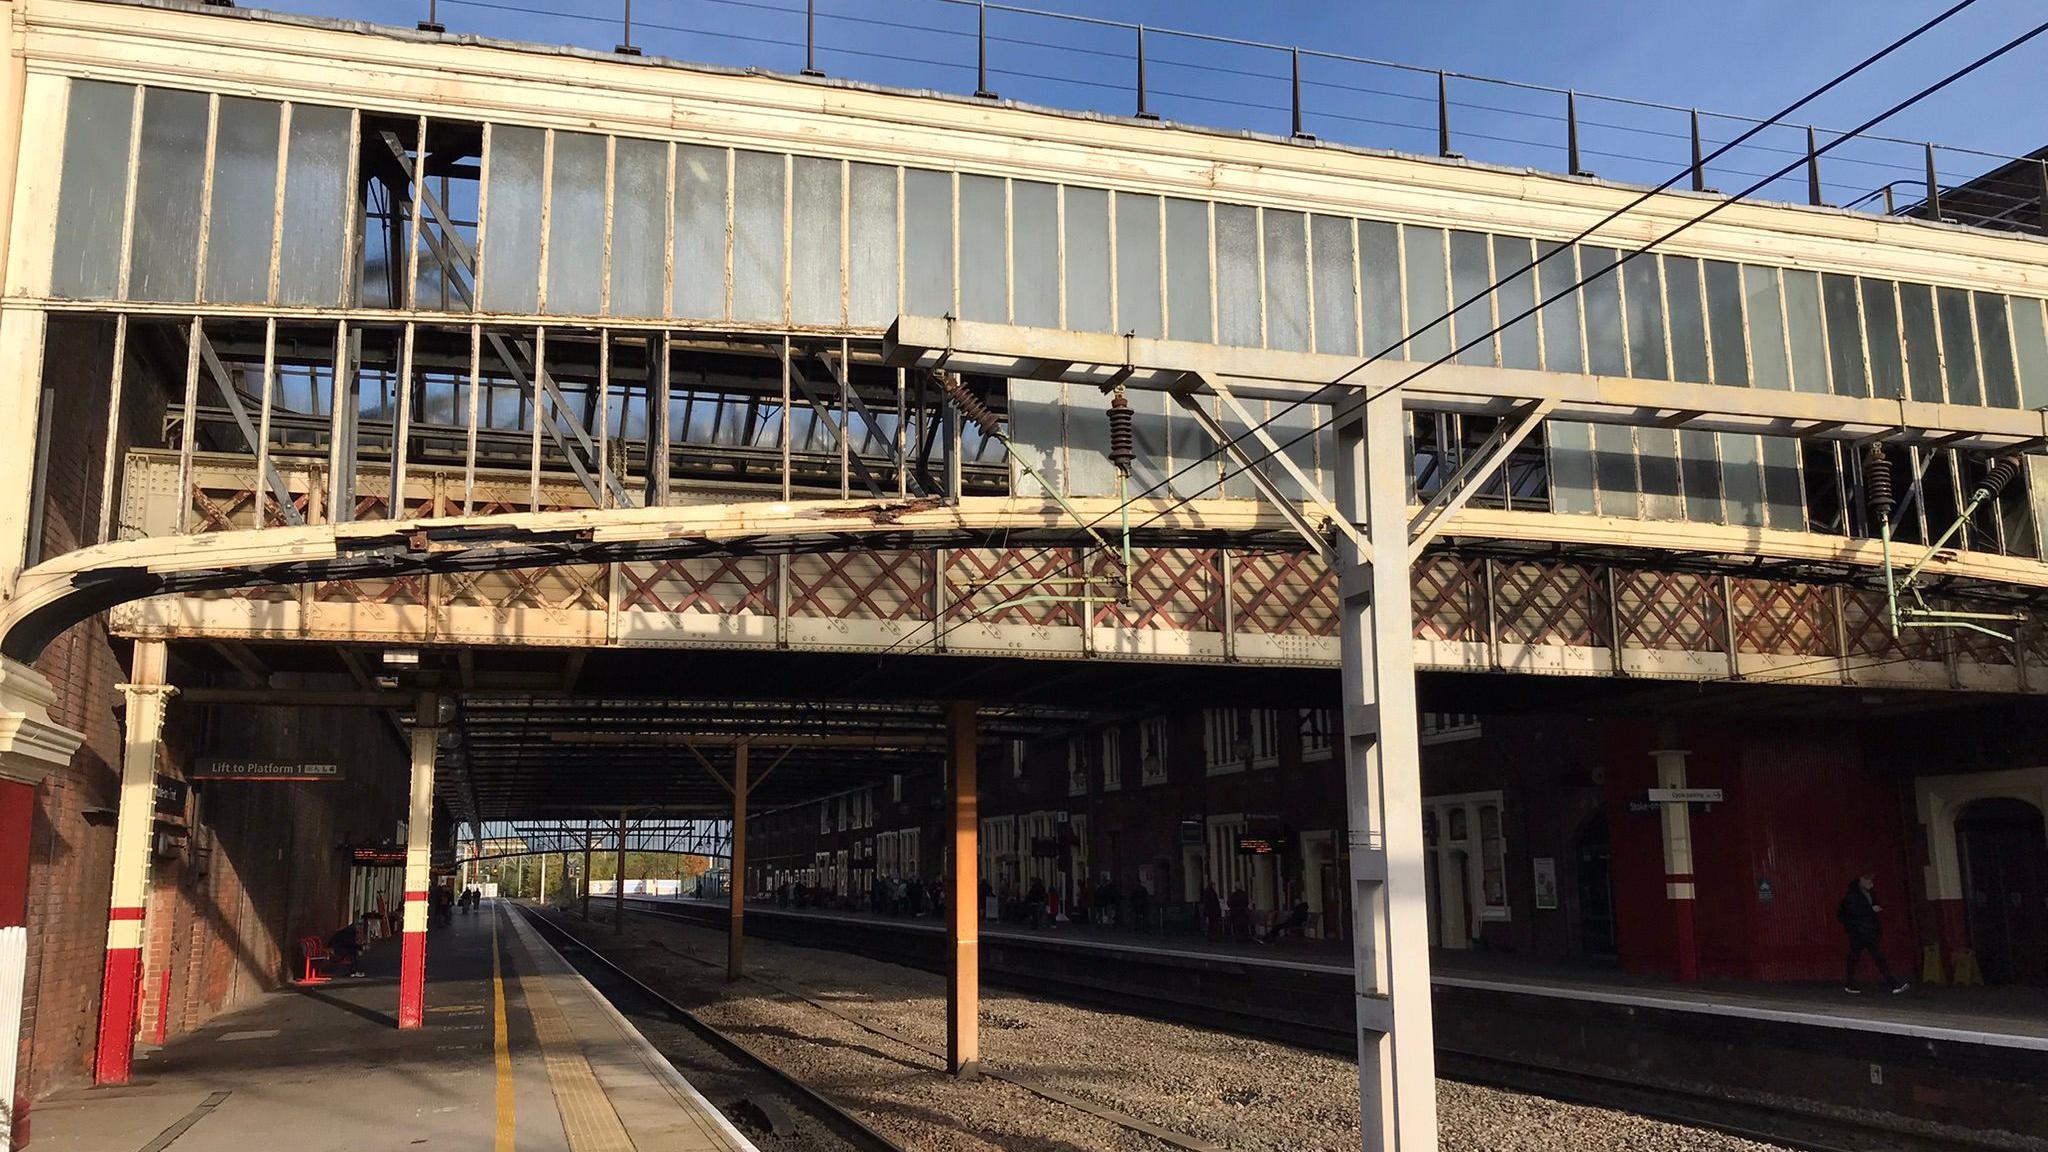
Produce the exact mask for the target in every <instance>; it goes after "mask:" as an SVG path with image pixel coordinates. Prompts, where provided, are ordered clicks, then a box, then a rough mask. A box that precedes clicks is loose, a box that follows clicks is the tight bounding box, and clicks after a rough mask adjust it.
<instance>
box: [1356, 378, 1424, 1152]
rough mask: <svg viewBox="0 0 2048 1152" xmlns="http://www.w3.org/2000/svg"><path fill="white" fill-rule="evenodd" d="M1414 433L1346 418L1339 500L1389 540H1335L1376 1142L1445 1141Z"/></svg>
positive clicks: (1380, 413)
mask: <svg viewBox="0 0 2048 1152" xmlns="http://www.w3.org/2000/svg"><path fill="white" fill-rule="evenodd" d="M1409 465H1410V461H1409V457H1408V448H1407V436H1406V428H1405V422H1404V420H1403V419H1402V413H1401V406H1400V403H1399V400H1398V399H1397V398H1396V397H1394V396H1385V397H1382V398H1380V399H1378V400H1376V401H1373V402H1372V403H1370V404H1366V405H1364V406H1362V410H1360V409H1352V410H1348V411H1346V412H1344V413H1343V414H1342V418H1340V420H1339V421H1338V424H1337V504H1338V508H1339V509H1340V510H1341V511H1342V513H1343V515H1344V518H1345V519H1347V520H1350V521H1354V522H1358V523H1362V524H1364V526H1365V531H1366V534H1367V535H1368V536H1370V537H1371V538H1372V539H1373V540H1374V542H1375V543H1376V544H1377V549H1376V552H1375V554H1374V556H1373V557H1372V559H1371V560H1370V561H1368V560H1367V559H1366V557H1365V556H1364V555H1363V553H1361V552H1360V550H1359V549H1358V548H1357V546H1356V545H1355V544H1353V543H1352V542H1351V541H1350V540H1349V539H1339V540H1337V541H1335V546H1336V549H1337V557H1338V576H1337V594H1338V598H1339V603H1340V611H1341V612H1342V616H1341V618H1340V620H1339V621H1338V631H1337V635H1338V643H1339V650H1340V661H1339V677H1340V680H1341V683H1342V686H1343V695H1342V704H1343V707H1342V720H1343V730H1344V741H1343V755H1344V791H1345V800H1346V806H1347V811H1348V813H1349V817H1348V819H1347V820H1346V828H1347V829H1348V830H1349V831H1348V835H1349V837H1350V844H1349V851H1350V858H1351V884H1352V899H1351V908H1352V936H1351V938H1352V961H1353V981H1354V984H1355V987H1356V1004H1357V1013H1358V1069H1359V1134H1360V1137H1361V1142H1362V1146H1363V1147H1364V1149H1365V1150H1366V1152H1423V1150H1432V1152H1433V1150H1434V1149H1435V1148H1436V1146H1437V1124H1436V1049H1435V1039H1434V1032H1433V1022H1432V1019H1431V1006H1430V991H1429V919H1428V912H1427V910H1426V909H1427V902H1428V894H1427V890H1426V884H1425V880H1424V871H1423V868H1424V865H1423V852H1424V848H1423V843H1422V736H1421V732H1420V728H1419V722H1418V718H1417V715H1416V701H1415V649H1414V632H1413V621H1412V619H1411V615H1410V612H1411V609H1410V607H1409V605H1410V603H1411V587H1410V581H1411V576H1410V573H1409V563H1410V560H1411V558H1412V556H1413V553H1412V552H1411V551H1410V550H1409V548H1408V547H1407V544H1406V536H1407V528H1408V522H1407V499H1406V496H1407V489H1408V469H1409Z"/></svg>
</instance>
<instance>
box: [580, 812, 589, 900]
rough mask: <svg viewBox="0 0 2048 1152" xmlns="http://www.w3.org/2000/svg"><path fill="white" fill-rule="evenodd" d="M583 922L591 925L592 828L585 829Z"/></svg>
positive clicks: (586, 826) (586, 827)
mask: <svg viewBox="0 0 2048 1152" xmlns="http://www.w3.org/2000/svg"><path fill="white" fill-rule="evenodd" d="M581 879H582V881H583V922H584V923H585V924H588V923H590V828H589V826H588V825H585V826H584V829H583V875H582V877H581Z"/></svg>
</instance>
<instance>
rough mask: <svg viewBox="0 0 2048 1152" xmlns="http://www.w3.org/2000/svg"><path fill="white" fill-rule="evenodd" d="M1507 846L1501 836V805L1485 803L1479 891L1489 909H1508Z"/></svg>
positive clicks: (1483, 807) (1481, 831)
mask: <svg viewBox="0 0 2048 1152" xmlns="http://www.w3.org/2000/svg"><path fill="white" fill-rule="evenodd" d="M1506 851H1507V846H1506V843H1505V841H1504V840H1503V839H1502V837H1501V829H1500V806H1499V805H1497V804H1484V805H1481V806H1480V808H1479V875H1480V880H1479V893H1480V897H1481V899H1482V900H1483V901H1484V904H1485V906H1486V907H1488V908H1506V907H1507V905H1508V890H1507V870H1506V863H1505V859H1504V857H1505V854H1506Z"/></svg>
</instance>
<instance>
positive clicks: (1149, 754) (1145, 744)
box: [1138, 716, 1172, 784]
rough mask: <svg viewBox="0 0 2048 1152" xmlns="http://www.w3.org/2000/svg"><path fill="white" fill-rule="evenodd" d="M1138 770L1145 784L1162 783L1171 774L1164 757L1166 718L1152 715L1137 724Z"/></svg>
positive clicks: (1170, 768)
mask: <svg viewBox="0 0 2048 1152" xmlns="http://www.w3.org/2000/svg"><path fill="white" fill-rule="evenodd" d="M1138 744H1139V747H1138V770H1139V772H1140V773H1141V778H1142V779H1143V781H1144V782H1145V783H1146V784H1164V783H1166V781H1167V778H1168V776H1170V775H1171V774H1172V767H1171V766H1170V765H1169V764H1168V762H1167V759H1166V718H1165V717H1164V716H1154V717H1152V718H1150V719H1148V720H1145V721H1143V722H1141V723H1140V724H1139V725H1138Z"/></svg>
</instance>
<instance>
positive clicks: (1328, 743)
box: [1298, 708, 1338, 763]
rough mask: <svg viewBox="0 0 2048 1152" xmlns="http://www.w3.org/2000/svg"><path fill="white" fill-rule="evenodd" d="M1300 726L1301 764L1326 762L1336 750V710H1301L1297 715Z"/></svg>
mask: <svg viewBox="0 0 2048 1152" xmlns="http://www.w3.org/2000/svg"><path fill="white" fill-rule="evenodd" d="M1298 715H1299V718H1300V724H1301V759H1302V762H1303V763H1310V762H1313V761H1320V760H1328V759H1329V758H1330V757H1331V756H1332V755H1335V753H1336V748H1337V736H1338V731H1337V710H1336V709H1335V708H1303V709H1301V711H1300V713H1299V714H1298Z"/></svg>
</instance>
